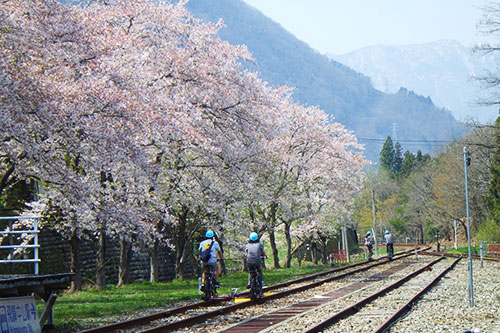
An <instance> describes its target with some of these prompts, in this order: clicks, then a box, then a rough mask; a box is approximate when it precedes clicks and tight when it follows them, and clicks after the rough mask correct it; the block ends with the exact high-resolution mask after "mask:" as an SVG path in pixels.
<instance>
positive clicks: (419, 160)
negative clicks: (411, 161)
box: [415, 149, 422, 165]
mask: <svg viewBox="0 0 500 333" xmlns="http://www.w3.org/2000/svg"><path fill="white" fill-rule="evenodd" d="M415 162H416V163H417V165H420V162H422V151H421V150H420V149H419V150H418V151H417V156H416V157H415Z"/></svg>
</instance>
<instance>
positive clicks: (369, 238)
mask: <svg viewBox="0 0 500 333" xmlns="http://www.w3.org/2000/svg"><path fill="white" fill-rule="evenodd" d="M374 242H375V239H374V238H373V236H372V233H371V232H370V231H367V232H366V236H365V245H366V249H367V250H368V256H367V259H368V260H371V259H372V255H373V244H374Z"/></svg>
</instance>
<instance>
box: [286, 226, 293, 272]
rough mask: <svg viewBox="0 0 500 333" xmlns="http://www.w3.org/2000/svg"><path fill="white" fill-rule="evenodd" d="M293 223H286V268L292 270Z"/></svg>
mask: <svg viewBox="0 0 500 333" xmlns="http://www.w3.org/2000/svg"><path fill="white" fill-rule="evenodd" d="M290 225H291V223H287V222H285V238H286V263H285V267H286V268H290V267H291V265H292V236H291V235H290Z"/></svg>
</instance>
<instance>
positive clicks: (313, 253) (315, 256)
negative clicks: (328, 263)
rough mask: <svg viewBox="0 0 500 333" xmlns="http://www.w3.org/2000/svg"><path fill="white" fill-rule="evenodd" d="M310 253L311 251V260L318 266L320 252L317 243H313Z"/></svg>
mask: <svg viewBox="0 0 500 333" xmlns="http://www.w3.org/2000/svg"><path fill="white" fill-rule="evenodd" d="M310 251H311V260H312V262H313V263H314V264H315V265H317V264H318V251H317V249H316V242H312V243H311V247H310Z"/></svg>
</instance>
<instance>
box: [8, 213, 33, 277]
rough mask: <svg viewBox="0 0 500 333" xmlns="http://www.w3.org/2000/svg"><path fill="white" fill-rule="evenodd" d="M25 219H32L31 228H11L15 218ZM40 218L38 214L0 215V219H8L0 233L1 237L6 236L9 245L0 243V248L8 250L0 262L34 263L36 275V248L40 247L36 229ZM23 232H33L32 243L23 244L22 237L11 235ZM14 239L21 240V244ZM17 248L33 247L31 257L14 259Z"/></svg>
mask: <svg viewBox="0 0 500 333" xmlns="http://www.w3.org/2000/svg"><path fill="white" fill-rule="evenodd" d="M23 219H25V220H27V219H32V220H33V228H32V229H27V230H13V228H12V224H13V222H15V221H17V220H23ZM39 219H40V217H39V216H7V217H0V221H8V222H9V223H8V226H7V227H6V228H5V230H3V231H0V235H1V236H2V237H5V236H7V237H8V240H9V245H0V249H7V250H10V251H9V252H10V253H9V254H8V255H7V258H6V259H3V260H0V264H6V263H34V264H35V274H37V275H38V265H39V263H40V259H39V258H38V249H39V248H40V245H39V244H38V233H39V232H40V231H39V230H38V220H39ZM23 234H33V244H23V242H22V239H19V237H17V238H16V237H13V236H14V235H18V236H20V235H23ZM15 241H18V242H19V241H21V244H14V242H15ZM18 249H33V259H29V258H21V259H14V253H15V251H16V250H18Z"/></svg>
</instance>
